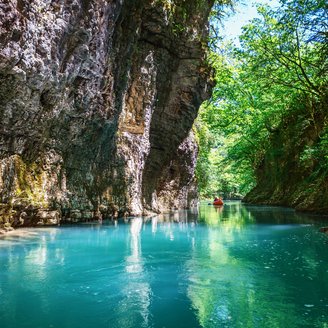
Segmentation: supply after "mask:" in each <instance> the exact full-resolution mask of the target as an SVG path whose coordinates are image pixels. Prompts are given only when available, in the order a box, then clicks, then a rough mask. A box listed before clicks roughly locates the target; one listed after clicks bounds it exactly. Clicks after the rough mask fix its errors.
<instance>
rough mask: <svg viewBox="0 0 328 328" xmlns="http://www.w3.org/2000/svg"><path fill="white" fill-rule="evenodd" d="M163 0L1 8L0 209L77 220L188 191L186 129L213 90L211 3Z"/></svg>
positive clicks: (190, 167)
mask: <svg viewBox="0 0 328 328" xmlns="http://www.w3.org/2000/svg"><path fill="white" fill-rule="evenodd" d="M165 3H166V2H165V1H148V0H138V1H131V0H124V1H104V0H100V1H98V0H97V1H96V0H91V1H82V0H76V1H70V2H67V1H66V2H65V1H64V2H63V1H61V2H58V1H57V2H51V1H43V2H42V1H25V0H24V1H18V2H15V1H14V2H10V1H9V2H8V1H7V2H5V3H3V4H2V5H1V7H0V21H1V24H2V25H1V26H2V31H1V35H2V37H1V39H0V79H1V84H0V121H1V126H0V216H5V215H6V216H7V217H10V216H11V215H13V214H15V218H14V219H15V220H14V223H15V224H18V223H22V222H24V223H25V224H27V223H28V224H35V222H36V221H33V219H31V218H33V217H34V216H36V215H37V211H38V210H39V209H46V210H47V211H49V210H50V209H51V210H55V211H57V214H58V215H59V216H64V217H65V218H70V219H71V220H73V221H79V220H83V219H90V218H92V217H94V216H99V213H102V214H103V215H105V216H106V215H111V214H113V213H115V212H117V211H118V212H120V213H125V212H127V213H132V214H141V213H142V212H143V211H144V210H145V209H149V210H155V211H159V210H164V209H165V208H168V207H171V206H174V207H180V208H181V207H185V206H188V205H189V204H190V203H192V202H193V201H194V200H195V198H197V193H196V190H195V181H194V179H193V176H194V174H193V173H194V165H195V159H196V154H197V147H196V146H195V142H194V138H193V135H192V133H190V129H191V126H192V124H193V121H194V119H195V117H196V115H197V111H198V107H199V105H200V104H201V102H202V101H203V100H204V99H205V98H206V97H208V95H209V92H210V86H209V85H208V80H207V78H208V75H209V73H208V69H207V66H206V63H205V60H204V59H205V57H204V53H205V50H204V48H203V44H205V43H206V41H205V40H206V37H207V27H206V25H207V17H208V15H209V12H210V7H211V4H212V1H196V0H191V1H182V0H181V1H180V0H179V1H174V3H173V2H172V6H173V7H172V6H169V7H168V6H166V4H165ZM12 209H13V210H14V211H15V212H12V211H11V210H12ZM21 213H25V214H24V215H23V217H22V216H21V217H19V215H20V214H21ZM57 214H55V213H52V214H51V215H57ZM51 215H50V214H49V213H48V212H47V213H44V212H42V213H39V217H41V216H43V218H44V220H43V221H42V220H41V221H39V222H40V223H42V222H48V221H49V220H50V216H51ZM19 219H20V220H19ZM51 222H52V221H50V223H51Z"/></svg>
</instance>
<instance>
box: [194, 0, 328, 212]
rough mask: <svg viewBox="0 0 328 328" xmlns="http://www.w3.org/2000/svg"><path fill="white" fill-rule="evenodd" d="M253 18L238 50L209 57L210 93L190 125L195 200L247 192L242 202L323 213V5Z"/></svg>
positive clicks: (268, 11) (296, 3) (292, 5)
mask: <svg viewBox="0 0 328 328" xmlns="http://www.w3.org/2000/svg"><path fill="white" fill-rule="evenodd" d="M258 13H259V15H260V18H256V19H254V20H252V21H251V22H250V23H249V24H248V25H246V26H244V27H243V33H242V35H241V37H240V45H239V46H235V45H233V44H230V43H226V44H225V45H224V46H222V47H221V48H220V49H219V51H216V52H212V54H211V58H210V59H211V62H212V64H213V66H214V68H215V70H216V75H215V81H216V87H215V90H214V93H213V96H212V98H211V100H210V101H208V102H206V103H205V104H204V105H203V106H202V108H201V111H200V115H199V117H198V121H197V122H196V125H195V128H196V131H197V135H198V140H199V144H200V156H199V160H198V165H197V175H198V182H199V187H200V192H201V196H204V197H208V196H212V195H213V194H214V193H217V192H219V191H220V192H225V193H241V194H247V193H248V192H249V191H250V190H253V191H252V192H251V193H249V194H248V197H247V198H246V199H247V200H249V201H255V202H269V203H276V204H286V205H292V206H299V207H300V208H307V209H312V208H315V207H316V208H320V209H324V208H325V207H326V206H327V204H325V201H324V200H323V199H321V203H320V205H319V206H318V205H313V202H314V201H315V198H317V197H319V195H318V194H319V193H320V192H321V193H323V194H324V193H325V192H326V193H327V185H328V184H327V176H328V150H327V149H328V147H327V146H328V130H327V117H328V115H327V32H326V30H327V19H326V18H327V17H326V16H327V13H326V4H325V1H314V0H310V1H302V0H281V1H280V6H279V7H278V8H276V9H272V8H270V7H268V6H263V5H261V6H258ZM254 187H255V189H254ZM325 190H326V191H325ZM322 197H324V196H323V195H322V196H321V197H320V198H322ZM326 202H327V201H326Z"/></svg>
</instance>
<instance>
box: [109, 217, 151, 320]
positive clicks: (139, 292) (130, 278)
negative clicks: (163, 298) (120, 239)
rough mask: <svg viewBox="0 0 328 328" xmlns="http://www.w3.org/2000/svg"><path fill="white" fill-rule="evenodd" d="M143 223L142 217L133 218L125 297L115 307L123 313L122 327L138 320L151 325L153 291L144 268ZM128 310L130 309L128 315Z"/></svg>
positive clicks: (126, 265) (127, 258) (124, 289)
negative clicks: (142, 247) (141, 234)
mask: <svg viewBox="0 0 328 328" xmlns="http://www.w3.org/2000/svg"><path fill="white" fill-rule="evenodd" d="M142 225H143V221H142V218H134V219H132V220H131V226H130V235H129V239H130V249H129V255H128V256H127V257H126V261H125V271H126V275H125V276H126V282H125V284H124V287H123V290H122V293H123V296H124V298H123V299H122V301H121V302H120V303H119V304H118V308H117V309H114V310H115V311H116V312H118V313H120V314H121V315H119V318H120V319H119V320H120V322H119V324H120V326H121V327H133V326H134V323H133V322H138V323H139V324H140V327H149V320H150V309H149V308H150V305H151V297H152V291H151V287H150V281H149V280H150V277H149V275H148V273H147V271H146V269H145V268H144V263H143V262H144V260H143V258H142V250H141V240H140V239H141V236H140V233H141V229H142ZM126 311H129V314H128V315H127V313H125V312H126ZM134 317H135V318H134ZM127 318H129V319H127ZM133 318H134V321H133ZM126 320H127V321H126Z"/></svg>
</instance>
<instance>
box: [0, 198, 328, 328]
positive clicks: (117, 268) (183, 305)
mask: <svg viewBox="0 0 328 328" xmlns="http://www.w3.org/2000/svg"><path fill="white" fill-rule="evenodd" d="M322 220H323V218H320V217H315V216H307V215H304V214H297V213H295V212H294V211H293V210H291V209H285V208H278V207H266V206H245V205H243V204H241V203H240V202H235V201H231V202H227V203H226V204H225V205H224V207H221V208H215V207H213V206H210V205H207V203H202V204H201V205H200V207H199V209H193V210H192V211H176V212H173V213H170V214H165V215H159V216H154V217H151V218H131V219H129V220H126V222H124V221H119V222H118V223H117V224H113V223H111V222H104V223H103V224H102V225H100V224H81V225H75V226H62V227H52V228H34V229H26V231H27V232H28V233H26V234H22V235H20V236H15V235H8V236H6V237H4V238H1V239H0V327H1V328H21V327H26V328H38V327H40V328H45V327H51V328H57V327H58V328H59V327H60V328H65V327H67V328H77V327H79V328H84V327H97V328H102V327H108V328H116V327H117V328H122V327H123V328H129V327H131V328H132V327H166V328H170V327H172V328H173V327H188V328H192V327H250V328H251V327H258V328H266V327H268V328H273V327H282V328H289V327H322V328H327V327H328V236H327V235H325V234H322V233H320V232H318V229H319V227H320V226H321V225H324V223H322V222H320V221H322ZM325 224H326V225H328V224H327V223H325Z"/></svg>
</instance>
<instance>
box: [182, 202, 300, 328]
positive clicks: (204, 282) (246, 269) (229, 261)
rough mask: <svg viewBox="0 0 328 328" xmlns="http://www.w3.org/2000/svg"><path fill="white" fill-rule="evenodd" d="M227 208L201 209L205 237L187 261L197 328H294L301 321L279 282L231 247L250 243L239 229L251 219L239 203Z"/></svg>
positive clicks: (189, 293) (250, 221)
mask: <svg viewBox="0 0 328 328" xmlns="http://www.w3.org/2000/svg"><path fill="white" fill-rule="evenodd" d="M226 206H227V205H225V209H224V210H223V211H222V212H217V211H216V210H215V208H213V207H212V206H203V207H201V209H200V221H203V222H206V223H207V226H203V228H204V236H202V238H201V239H199V238H198V239H197V240H196V245H195V247H193V248H192V258H191V259H190V260H189V261H188V262H187V263H186V266H187V268H186V271H187V272H190V275H189V281H190V283H189V288H188V296H189V298H190V299H191V301H192V304H193V307H194V308H195V310H196V311H197V313H198V318H199V322H200V324H201V325H202V326H203V327H270V328H271V327H298V326H299V324H300V318H299V317H298V314H296V312H295V308H294V306H292V305H288V304H291V302H289V299H288V297H289V296H290V295H288V292H287V289H286V288H285V287H284V283H283V281H281V279H279V278H278V277H277V276H276V275H275V274H274V273H273V272H266V273H265V274H263V263H256V262H254V261H252V259H249V258H247V257H244V256H243V254H238V252H237V251H233V247H231V245H245V244H247V243H249V242H253V241H252V240H249V235H248V234H247V230H246V233H244V231H245V230H244V229H243V227H245V225H246V223H252V222H254V218H253V216H252V214H251V213H249V212H248V211H247V209H245V207H243V206H242V205H241V204H240V203H233V204H231V205H230V206H229V207H228V206H227V207H226ZM198 237H199V236H198ZM254 242H256V241H254ZM240 255H241V256H240ZM250 256H251V254H250Z"/></svg>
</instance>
